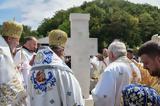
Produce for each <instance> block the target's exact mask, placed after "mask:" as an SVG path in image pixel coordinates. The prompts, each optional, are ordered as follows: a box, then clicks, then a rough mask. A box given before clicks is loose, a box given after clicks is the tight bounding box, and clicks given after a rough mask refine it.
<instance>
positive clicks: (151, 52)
mask: <svg viewBox="0 0 160 106" xmlns="http://www.w3.org/2000/svg"><path fill="white" fill-rule="evenodd" d="M143 54H146V55H148V56H150V57H156V56H160V44H158V43H157V42H153V41H147V42H146V43H144V44H143V45H142V46H141V47H140V48H139V50H138V55H139V56H141V55H143Z"/></svg>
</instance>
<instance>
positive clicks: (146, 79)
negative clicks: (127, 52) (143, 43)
mask: <svg viewBox="0 0 160 106" xmlns="http://www.w3.org/2000/svg"><path fill="white" fill-rule="evenodd" d="M136 65H137V66H138V68H139V69H140V71H141V77H142V80H141V81H140V82H139V83H140V84H142V85H147V86H150V87H152V88H154V89H155V90H156V91H157V92H158V93H159V94H160V81H159V78H157V77H152V76H151V75H150V74H149V72H148V70H147V69H144V68H143V66H142V65H141V64H136Z"/></svg>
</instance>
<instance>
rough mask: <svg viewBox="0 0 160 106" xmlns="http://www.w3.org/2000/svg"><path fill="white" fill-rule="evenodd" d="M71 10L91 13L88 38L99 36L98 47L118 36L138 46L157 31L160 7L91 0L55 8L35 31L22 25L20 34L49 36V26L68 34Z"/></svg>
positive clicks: (129, 43) (159, 22) (130, 44)
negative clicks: (73, 5) (75, 5)
mask: <svg viewBox="0 0 160 106" xmlns="http://www.w3.org/2000/svg"><path fill="white" fill-rule="evenodd" d="M70 13H90V16H91V17H90V21H89V31H90V37H96V38H98V49H99V50H100V49H102V48H103V47H105V46H108V45H109V43H111V41H112V40H114V39H121V40H122V41H124V42H125V43H126V44H127V45H128V46H129V47H133V48H135V47H137V46H139V45H140V44H142V43H144V42H146V41H148V40H150V39H151V36H152V35H153V34H156V33H157V34H160V21H159V19H160V9H158V7H154V6H151V5H149V4H134V3H130V2H128V1H125V0H94V1H92V2H84V3H83V4H82V5H81V6H79V7H72V8H70V9H68V10H65V11H64V10H60V11H57V12H56V13H55V14H54V15H53V17H52V18H45V19H44V20H43V21H42V23H41V24H40V26H39V27H38V29H37V31H31V29H30V28H29V27H26V26H25V27H24V32H23V36H26V35H35V36H37V37H45V36H48V32H49V31H51V30H52V29H62V30H64V31H66V32H67V33H68V35H70V20H69V15H70Z"/></svg>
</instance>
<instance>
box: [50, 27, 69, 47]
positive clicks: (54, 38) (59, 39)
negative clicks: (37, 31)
mask: <svg viewBox="0 0 160 106" xmlns="http://www.w3.org/2000/svg"><path fill="white" fill-rule="evenodd" d="M66 42H67V33H66V32H64V31H62V30H59V29H57V30H52V31H50V32H49V45H52V46H62V47H65V44H66Z"/></svg>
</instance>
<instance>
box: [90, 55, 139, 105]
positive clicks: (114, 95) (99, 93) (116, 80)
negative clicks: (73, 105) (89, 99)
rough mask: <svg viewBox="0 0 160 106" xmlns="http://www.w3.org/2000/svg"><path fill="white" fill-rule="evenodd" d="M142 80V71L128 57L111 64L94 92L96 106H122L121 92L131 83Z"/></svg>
mask: <svg viewBox="0 0 160 106" xmlns="http://www.w3.org/2000/svg"><path fill="white" fill-rule="evenodd" d="M140 79H141V75H140V71H139V69H138V67H136V66H135V64H134V63H132V62H131V61H129V60H128V59H127V57H120V58H118V59H117V60H116V61H114V62H112V63H110V64H109V65H108V67H107V68H106V69H105V71H104V73H103V74H102V76H101V78H100V80H99V82H98V83H97V85H96V87H95V88H94V89H93V90H92V96H93V99H94V102H95V106H120V104H121V91H122V89H123V87H124V86H125V85H127V84H129V83H132V82H133V83H136V82H138V81H139V80H140Z"/></svg>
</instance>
